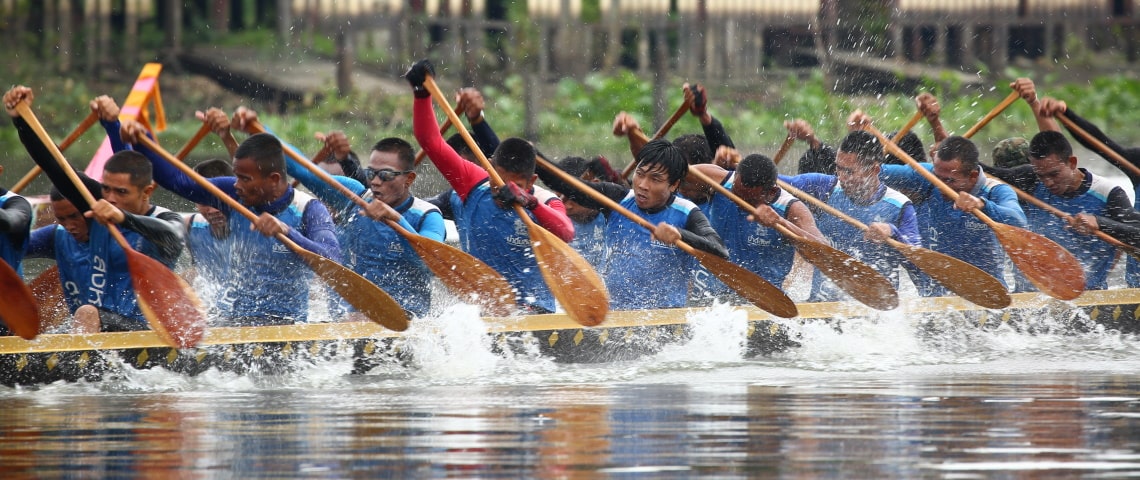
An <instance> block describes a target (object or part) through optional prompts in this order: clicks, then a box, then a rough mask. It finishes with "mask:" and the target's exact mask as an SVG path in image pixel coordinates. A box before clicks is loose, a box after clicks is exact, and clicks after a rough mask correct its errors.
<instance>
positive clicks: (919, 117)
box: [891, 111, 922, 143]
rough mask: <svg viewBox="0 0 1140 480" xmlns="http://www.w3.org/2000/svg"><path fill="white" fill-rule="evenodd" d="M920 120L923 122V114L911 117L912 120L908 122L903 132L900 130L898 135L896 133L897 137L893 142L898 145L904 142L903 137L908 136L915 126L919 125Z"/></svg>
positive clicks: (917, 113) (915, 114)
mask: <svg viewBox="0 0 1140 480" xmlns="http://www.w3.org/2000/svg"><path fill="white" fill-rule="evenodd" d="M919 120H922V112H921V111H918V112H914V115H911V117H910V120H907V122H906V125H903V128H902V130H899V131H898V133H896V134H895V136H894V137H893V138H891V141H892V142H895V143H898V141H899V140H902V137H905V136H906V134H907V132H910V129H912V128H914V126H915V125H918V121H919Z"/></svg>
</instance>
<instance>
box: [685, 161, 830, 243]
mask: <svg viewBox="0 0 1140 480" xmlns="http://www.w3.org/2000/svg"><path fill="white" fill-rule="evenodd" d="M689 175H692V176H694V177H697V179H698V180H700V181H702V182H705V183H706V184H708V185H709V186H710V187H712V188H713V190H716V191H717V193H719V194H721V195H724V197H725V198H727V199H729V200H732V202H733V203H735V204H737V205H738V206H740V208H743V209H744V211H746V212H751V211H752V210H754V209H755V208H756V207H755V206H754V205H751V204H749V203H748V202H746V201H744V199H743V198H740V196H738V195H737V194H735V193H732V191H731V190H729V189H728V188H727V187H725V186H724V185H721V184H720V182H717V181H716V180H713V179H711V178H709V176H708V175H705V174H704V172H701V171H700V170H698V169H696V168H692V167H689ZM780 220H782V221H787V220H786V219H783V218H781V219H780ZM772 228H775V229H776V231H777V232H780V235H783V236H785V237H788V238H790V239H792V240H794V241H795V242H805V241H807V242H810V241H814V240H811V239H808V238H805V237H803V236H801V235H798V234H796V233H795V232H793V231H792V230H791V229H789V228H788V227H787V226H785V225H784V224H783V223H777V224H776V225H775V226H774V227H772ZM796 244H797V245H798V243H796Z"/></svg>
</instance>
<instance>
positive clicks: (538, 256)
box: [424, 75, 610, 327]
mask: <svg viewBox="0 0 1140 480" xmlns="http://www.w3.org/2000/svg"><path fill="white" fill-rule="evenodd" d="M424 87H426V88H427V89H428V91H429V92H431V96H432V97H433V98H434V99H435V101H436V103H438V104H439V107H440V109H442V110H443V111H444V112H447V116H448V118H450V119H451V124H452V125H454V126H455V128H456V130H457V131H458V132H459V134H460V135H462V136H463V139H464V140H466V141H467V146H469V147H471V150H472V151H473V152H474V153H475V156H476V158H478V159H479V163H480V164H482V165H483V168H484V169H486V170H487V174H488V175H489V176H490V180H491V184H492V185H493V186H495V187H501V186H503V184H504V183H503V179H502V178H501V177H499V174H498V172H496V171H495V168H494V166H492V165H491V162H490V161H489V160H487V157H486V156H485V155H483V152H482V151H481V150H479V146H478V145H476V144H475V139H473V138H471V134H470V133H468V132H467V128H466V127H464V126H463V123H461V122H460V121H459V116H458V115H457V114H456V113H455V111H454V110H452V108H451V106H450V105H448V103H447V98H446V97H444V96H443V92H441V91H440V90H439V86H438V85H436V84H435V79H433V78H432V77H431V76H430V75H429V76H428V77H427V78H426V79H425V80H424ZM514 208H515V212H516V213H518V216H519V218H520V219H522V221H523V223H525V224H526V229H527V233H528V234H529V235H530V242H531V247H532V249H533V251H534V257H535V260H536V261H537V263H538V268H539V270H541V272H542V278H543V279H544V280H545V281H546V285H547V286H548V287H550V292H551V293H552V294H553V295H554V298H556V299H558V303H559V304H560V305H562V308H564V309H566V313H567V314H568V315H569V316H570V318H572V319H574V321H575V322H578V323H579V324H582V325H585V326H587V327H592V326H595V325H598V324H600V323H602V321H604V320H605V319H606V312H607V311H608V310H609V308H610V300H609V295H608V294H607V293H606V287H605V285H604V284H603V283H602V279H601V278H600V277H598V273H597V272H595V271H594V268H593V267H591V266H590V264H589V263H587V262H586V260H585V259H583V258H582V255H580V254H579V253H578V252H577V251H575V250H574V249H573V248H571V247H570V246H569V245H567V244H566V242H564V241H562V239H561V238H558V237H557V236H556V235H554V234H552V233H550V232H548V231H547V230H546V229H545V228H542V227H541V226H539V225H538V224H537V223H535V222H534V220H532V219H531V218H530V215H528V214H527V212H526V210H524V209H523V207H522V205H518V204H516V205H514Z"/></svg>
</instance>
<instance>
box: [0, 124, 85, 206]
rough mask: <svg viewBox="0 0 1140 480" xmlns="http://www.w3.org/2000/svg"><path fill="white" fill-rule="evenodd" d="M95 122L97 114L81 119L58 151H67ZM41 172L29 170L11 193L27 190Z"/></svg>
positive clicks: (13, 187) (60, 144)
mask: <svg viewBox="0 0 1140 480" xmlns="http://www.w3.org/2000/svg"><path fill="white" fill-rule="evenodd" d="M97 121H99V115H98V114H97V113H95V112H91V113H89V114H87V116H86V117H84V118H83V121H82V122H79V125H78V126H76V127H75V130H72V131H71V133H70V134H68V135H67V138H64V139H63V141H62V142H59V151H60V152H62V151H64V150H67V147H70V146H71V144H73V143H75V141H76V140H79V137H80V136H82V135H83V133H84V132H86V131H87V129H89V128H91V126H92V125H94V124H95V122H97ZM43 171H44V170H43V169H42V168H40V166H39V165H36V166H34V167H32V169H31V170H29V171H28V173H27V174H25V175H24V176H23V178H20V181H18V182H16V184H15V185H13V186H12V188H11V191H12V193H20V191H21V190H23V189H25V188H27V187H28V184H30V183H32V180H35V179H36V177H38V176H39V175H40V174H41V173H43Z"/></svg>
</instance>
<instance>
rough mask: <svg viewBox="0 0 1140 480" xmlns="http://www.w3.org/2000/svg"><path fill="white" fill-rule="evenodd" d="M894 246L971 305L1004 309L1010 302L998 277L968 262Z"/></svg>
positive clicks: (924, 249)
mask: <svg viewBox="0 0 1140 480" xmlns="http://www.w3.org/2000/svg"><path fill="white" fill-rule="evenodd" d="M896 248H897V249H898V250H899V252H901V253H902V254H903V256H905V257H906V259H907V260H909V261H910V263H913V264H914V265H915V266H916V267H918V268H919V270H922V271H923V273H925V274H927V275H928V276H930V278H933V279H934V280H936V281H937V282H938V283H940V284H942V286H943V287H946V289H947V290H950V291H951V292H954V293H955V294H957V295H958V296H960V297H962V298H964V299H966V300H968V301H970V302H972V303H973V304H975V305H978V306H982V307H986V308H1005V307H1008V306H1009V304H1010V302H1012V299H1011V298H1010V296H1009V291H1007V290H1006V288H1005V286H1004V285H1002V283H1001V281H1000V280H998V279H996V278H994V276H993V275H990V274H988V273H986V272H985V271H984V270H982V269H980V268H978V267H975V266H974V265H971V264H970V263H968V262H964V261H962V260H959V259H957V258H954V257H951V256H949V255H946V254H943V253H938V252H935V251H934V250H929V249H926V248H920V247H916V246H914V245H907V244H905V243H899V246H896Z"/></svg>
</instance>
